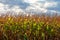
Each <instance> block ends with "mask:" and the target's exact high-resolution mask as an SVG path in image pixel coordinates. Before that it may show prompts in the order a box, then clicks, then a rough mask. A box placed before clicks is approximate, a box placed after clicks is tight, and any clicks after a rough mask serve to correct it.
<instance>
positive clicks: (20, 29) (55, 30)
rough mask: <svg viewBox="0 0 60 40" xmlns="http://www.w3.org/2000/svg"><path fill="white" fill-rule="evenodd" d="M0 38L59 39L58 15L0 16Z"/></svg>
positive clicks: (17, 39)
mask: <svg viewBox="0 0 60 40" xmlns="http://www.w3.org/2000/svg"><path fill="white" fill-rule="evenodd" d="M0 40H60V16H54V17H50V16H31V17H30V16H28V17H27V16H25V17H22V16H18V17H12V16H10V17H9V16H5V17H0Z"/></svg>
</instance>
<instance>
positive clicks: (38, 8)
mask: <svg viewBox="0 0 60 40" xmlns="http://www.w3.org/2000/svg"><path fill="white" fill-rule="evenodd" d="M7 11H14V12H16V13H19V12H33V13H35V12H36V13H40V12H43V13H48V12H51V13H53V12H57V13H60V0H0V12H7Z"/></svg>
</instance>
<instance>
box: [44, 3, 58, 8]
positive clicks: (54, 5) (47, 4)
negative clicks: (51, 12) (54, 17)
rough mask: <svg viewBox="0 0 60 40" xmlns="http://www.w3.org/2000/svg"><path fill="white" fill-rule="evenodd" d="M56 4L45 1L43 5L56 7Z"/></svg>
mask: <svg viewBox="0 0 60 40" xmlns="http://www.w3.org/2000/svg"><path fill="white" fill-rule="evenodd" d="M56 6H57V2H45V4H44V7H45V8H48V7H56Z"/></svg>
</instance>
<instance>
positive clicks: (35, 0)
mask: <svg viewBox="0 0 60 40" xmlns="http://www.w3.org/2000/svg"><path fill="white" fill-rule="evenodd" d="M37 1H39V0H24V2H27V3H36V2H37Z"/></svg>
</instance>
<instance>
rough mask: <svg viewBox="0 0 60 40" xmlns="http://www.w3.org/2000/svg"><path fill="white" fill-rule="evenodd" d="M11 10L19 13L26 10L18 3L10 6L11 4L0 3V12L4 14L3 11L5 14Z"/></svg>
mask: <svg viewBox="0 0 60 40" xmlns="http://www.w3.org/2000/svg"><path fill="white" fill-rule="evenodd" d="M9 11H10V12H14V13H16V14H18V13H19V12H24V11H23V10H22V9H21V8H20V7H19V6H18V5H15V6H13V7H11V8H9V5H6V4H3V3H0V14H2V13H3V14H5V13H7V12H9ZM12 14H13V13H12Z"/></svg>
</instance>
